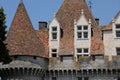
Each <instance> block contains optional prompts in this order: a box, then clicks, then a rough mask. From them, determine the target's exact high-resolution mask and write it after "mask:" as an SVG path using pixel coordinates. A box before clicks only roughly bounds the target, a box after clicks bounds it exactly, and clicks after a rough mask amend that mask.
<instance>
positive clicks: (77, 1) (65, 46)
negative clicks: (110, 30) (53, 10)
mask: <svg viewBox="0 0 120 80" xmlns="http://www.w3.org/2000/svg"><path fill="white" fill-rule="evenodd" d="M81 10H84V14H85V17H86V18H87V20H89V19H91V22H92V30H93V37H94V39H100V38H101V36H100V29H99V28H98V27H97V26H98V25H97V23H96V21H95V19H94V17H93V15H92V13H91V10H90V8H89V7H88V6H87V3H86V0H64V2H63V4H62V6H61V7H60V9H59V10H58V12H57V14H56V18H57V20H58V22H59V23H60V25H61V26H62V28H63V37H62V38H61V40H60V41H61V42H60V49H59V55H73V53H74V20H78V19H79V18H80V16H81Z"/></svg>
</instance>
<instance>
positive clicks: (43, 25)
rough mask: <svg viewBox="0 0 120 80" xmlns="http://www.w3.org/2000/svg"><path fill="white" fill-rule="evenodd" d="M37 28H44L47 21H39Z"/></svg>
mask: <svg viewBox="0 0 120 80" xmlns="http://www.w3.org/2000/svg"><path fill="white" fill-rule="evenodd" d="M38 23H39V30H45V29H46V28H47V22H45V21H39V22H38Z"/></svg>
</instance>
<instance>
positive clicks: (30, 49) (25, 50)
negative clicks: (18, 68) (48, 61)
mask: <svg viewBox="0 0 120 80" xmlns="http://www.w3.org/2000/svg"><path fill="white" fill-rule="evenodd" d="M7 44H8V49H9V50H10V55H28V56H40V57H46V54H45V48H44V46H43V44H42V43H41V42H40V41H39V39H38V37H37V35H36V33H35V30H34V29H33V26H32V23H31V21H30V19H29V16H28V14H27V11H26V9H25V6H24V4H23V2H22V1H20V4H19V5H18V8H17V11H16V14H15V16H14V19H13V21H12V24H11V27H10V30H9V32H8V36H7Z"/></svg>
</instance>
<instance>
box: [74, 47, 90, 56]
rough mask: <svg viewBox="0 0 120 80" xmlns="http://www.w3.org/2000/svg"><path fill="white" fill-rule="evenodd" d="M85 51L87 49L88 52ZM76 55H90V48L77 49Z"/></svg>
mask: <svg viewBox="0 0 120 80" xmlns="http://www.w3.org/2000/svg"><path fill="white" fill-rule="evenodd" d="M80 49H81V52H79V51H78V50H80ZM85 49H87V52H85ZM76 53H77V54H78V55H89V48H76Z"/></svg>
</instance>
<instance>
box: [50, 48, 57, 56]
mask: <svg viewBox="0 0 120 80" xmlns="http://www.w3.org/2000/svg"><path fill="white" fill-rule="evenodd" d="M54 50H55V51H54ZM57 53H58V52H57V49H51V57H57Z"/></svg>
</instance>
